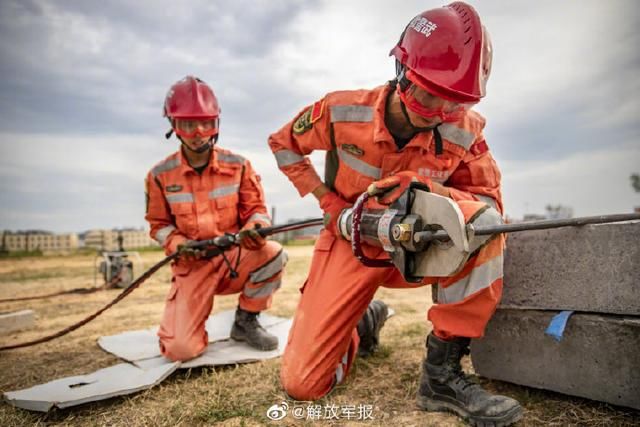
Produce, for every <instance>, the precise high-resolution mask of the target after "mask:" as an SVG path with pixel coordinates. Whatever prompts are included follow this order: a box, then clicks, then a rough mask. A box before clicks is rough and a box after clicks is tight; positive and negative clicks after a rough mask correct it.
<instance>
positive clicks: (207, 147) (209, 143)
mask: <svg viewBox="0 0 640 427" xmlns="http://www.w3.org/2000/svg"><path fill="white" fill-rule="evenodd" d="M176 136H177V135H176ZM178 139H179V140H180V142H181V143H182V146H183V147H185V148H186V149H187V150H189V151H191V152H192V153H197V154H202V153H205V152H207V151H209V150H211V149H212V148H213V147H214V146H215V145H216V142H218V135H217V134H216V135H214V136H212V137H211V138H209V140H208V141H207V143H206V144H204V145H202V147H199V148H197V149H195V150H194V149H193V148H191V147H189V145H188V144H187V143H185V142H184V140H183V139H182V137H180V136H178Z"/></svg>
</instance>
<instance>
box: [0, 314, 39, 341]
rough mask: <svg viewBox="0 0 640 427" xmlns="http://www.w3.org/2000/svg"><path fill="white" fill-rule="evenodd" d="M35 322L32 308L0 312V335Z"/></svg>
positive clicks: (25, 327)
mask: <svg viewBox="0 0 640 427" xmlns="http://www.w3.org/2000/svg"><path fill="white" fill-rule="evenodd" d="M35 323H36V319H35V313H34V312H33V310H20V311H14V312H11V313H0V335H5V334H9V333H11V332H15V331H20V330H22V329H27V328H30V327H32V326H33V325H34V324H35Z"/></svg>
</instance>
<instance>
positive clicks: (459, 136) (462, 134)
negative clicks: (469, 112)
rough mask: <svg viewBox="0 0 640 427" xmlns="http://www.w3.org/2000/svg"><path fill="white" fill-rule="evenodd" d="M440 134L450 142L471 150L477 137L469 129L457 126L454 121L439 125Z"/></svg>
mask: <svg viewBox="0 0 640 427" xmlns="http://www.w3.org/2000/svg"><path fill="white" fill-rule="evenodd" d="M438 130H439V131H440V135H441V136H442V137H443V138H444V139H446V140H447V141H449V142H452V143H454V144H456V145H459V146H461V147H462V148H464V149H465V150H469V147H471V144H473V141H475V139H476V137H475V135H474V134H472V133H471V132H469V131H466V130H464V129H462V128H459V127H457V126H456V125H454V124H453V123H443V124H441V125H440V126H438Z"/></svg>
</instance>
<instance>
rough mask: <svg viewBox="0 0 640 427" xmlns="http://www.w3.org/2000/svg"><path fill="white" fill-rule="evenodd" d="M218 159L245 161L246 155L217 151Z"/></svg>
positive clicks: (229, 161)
mask: <svg viewBox="0 0 640 427" xmlns="http://www.w3.org/2000/svg"><path fill="white" fill-rule="evenodd" d="M217 155H218V160H219V161H221V162H225V163H244V157H242V156H239V155H237V154H227V153H217Z"/></svg>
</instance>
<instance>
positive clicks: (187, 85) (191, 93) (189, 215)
mask: <svg viewBox="0 0 640 427" xmlns="http://www.w3.org/2000/svg"><path fill="white" fill-rule="evenodd" d="M164 115H165V116H166V117H167V118H168V120H169V122H170V123H171V131H169V133H168V134H167V138H169V137H170V135H171V133H173V132H175V134H176V136H177V137H178V139H179V140H180V142H181V145H180V149H179V150H178V151H177V152H175V153H173V154H172V155H170V156H169V157H167V158H166V159H165V160H163V161H161V162H160V163H158V164H157V165H156V166H154V167H153V168H152V169H151V171H150V172H149V173H148V174H147V178H146V182H145V185H146V197H147V212H146V216H145V218H146V220H147V221H148V222H149V224H150V226H151V233H150V234H151V237H152V238H154V239H155V240H157V241H158V242H159V243H160V244H161V245H162V246H163V247H164V249H165V252H166V253H167V254H170V253H173V252H175V251H178V252H179V253H180V257H179V258H177V261H176V262H174V263H173V264H172V279H171V289H170V290H169V294H168V296H167V300H166V305H165V309H164V315H163V318H162V322H161V325H160V330H159V331H158V336H159V337H160V349H161V352H162V354H163V355H164V356H165V357H167V358H169V359H171V360H180V361H184V360H187V359H191V358H193V357H196V356H198V355H199V354H201V353H203V352H204V350H205V348H206V347H207V343H208V340H207V332H206V330H205V321H206V320H207V317H208V316H209V314H210V312H211V308H212V305H213V296H214V295H227V294H234V293H240V297H239V304H238V308H237V311H236V314H235V322H234V324H233V327H232V329H231V337H232V338H234V339H236V340H241V341H246V342H247V343H248V344H249V345H251V346H252V347H255V348H258V349H260V350H273V349H275V348H276V347H277V346H278V339H277V337H275V336H274V335H271V334H269V333H268V332H267V331H265V330H264V329H263V328H262V326H260V324H259V323H258V319H257V315H258V314H259V312H261V311H263V310H265V309H268V308H269V307H270V306H271V299H272V295H273V293H274V292H275V291H276V290H277V289H278V288H279V287H280V279H281V277H282V272H283V268H284V265H285V264H286V261H287V255H286V253H285V252H284V251H283V249H282V247H281V246H280V245H279V244H278V243H276V242H273V241H266V240H265V239H264V238H263V237H262V236H260V234H258V233H257V232H256V231H255V228H256V227H261V226H269V225H271V220H270V217H269V215H268V214H267V208H266V206H265V200H264V192H263V190H262V186H261V184H260V177H259V176H258V175H257V174H256V173H255V171H254V170H253V168H252V167H251V163H249V161H248V160H247V159H245V158H243V157H242V156H239V155H237V154H234V153H232V152H231V151H228V150H224V149H222V148H220V147H217V146H216V142H217V140H218V135H219V133H218V128H219V123H220V119H219V117H220V108H219V106H218V101H217V99H216V97H215V95H214V93H213V91H212V89H211V88H210V87H209V86H208V85H207V84H206V83H205V82H203V81H202V80H200V79H198V78H195V77H191V76H187V77H185V78H184V79H182V80H180V81H178V82H177V83H175V84H174V85H173V86H172V87H171V89H170V90H169V92H168V93H167V96H166V99H165V105H164ZM238 231H240V246H239V247H238V246H235V247H234V248H233V249H231V250H230V251H227V252H225V255H224V256H216V257H210V256H208V255H207V253H206V251H203V250H194V249H192V248H189V247H188V246H187V244H188V243H189V242H190V241H192V240H204V239H211V238H214V237H216V236H220V235H222V234H224V233H237V232H238Z"/></svg>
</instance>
